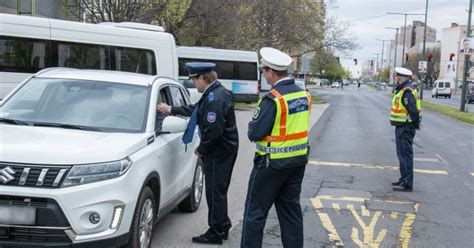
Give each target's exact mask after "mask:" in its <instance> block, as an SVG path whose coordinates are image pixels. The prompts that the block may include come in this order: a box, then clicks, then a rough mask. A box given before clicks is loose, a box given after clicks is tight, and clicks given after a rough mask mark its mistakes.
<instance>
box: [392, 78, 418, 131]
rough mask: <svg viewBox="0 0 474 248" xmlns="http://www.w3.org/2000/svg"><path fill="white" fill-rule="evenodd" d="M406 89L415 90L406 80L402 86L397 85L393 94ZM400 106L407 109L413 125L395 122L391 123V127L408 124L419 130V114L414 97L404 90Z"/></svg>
mask: <svg viewBox="0 0 474 248" xmlns="http://www.w3.org/2000/svg"><path fill="white" fill-rule="evenodd" d="M406 87H409V88H412V89H415V87H414V86H413V84H412V83H411V82H410V80H407V81H405V82H404V83H403V84H401V85H398V86H397V88H395V94H397V93H398V92H400V90H402V89H404V88H406ZM418 94H419V93H418ZM402 104H403V106H405V108H406V109H407V111H408V114H409V115H410V118H411V119H412V121H413V124H410V123H402V122H395V121H391V122H390V123H391V124H392V125H393V126H403V125H406V124H410V125H413V126H414V127H415V128H419V127H420V113H419V112H418V109H417V108H416V99H415V96H413V94H412V93H411V92H410V91H409V90H405V92H403V95H402Z"/></svg>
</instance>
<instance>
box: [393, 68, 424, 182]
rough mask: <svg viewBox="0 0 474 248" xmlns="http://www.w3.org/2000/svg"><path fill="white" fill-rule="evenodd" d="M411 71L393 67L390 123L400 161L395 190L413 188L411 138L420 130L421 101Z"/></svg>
mask: <svg viewBox="0 0 474 248" xmlns="http://www.w3.org/2000/svg"><path fill="white" fill-rule="evenodd" d="M411 76H412V72H411V71H410V70H408V69H406V68H402V67H397V68H395V82H396V84H397V87H396V88H395V95H394V96H393V99H392V111H391V113H390V124H391V125H393V126H395V141H396V145H397V157H398V161H399V163H400V179H398V181H396V182H393V183H392V185H393V190H395V191H412V190H413V138H414V137H415V132H416V131H415V130H420V123H421V115H420V113H421V102H420V100H419V99H418V95H417V91H416V90H415V87H414V86H413V84H412V83H411V81H410V77H411Z"/></svg>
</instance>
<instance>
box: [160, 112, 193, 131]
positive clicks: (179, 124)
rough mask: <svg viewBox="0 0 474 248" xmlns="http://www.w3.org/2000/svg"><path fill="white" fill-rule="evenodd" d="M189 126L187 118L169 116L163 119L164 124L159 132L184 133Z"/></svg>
mask: <svg viewBox="0 0 474 248" xmlns="http://www.w3.org/2000/svg"><path fill="white" fill-rule="evenodd" d="M187 126H188V124H187V121H186V120H185V119H182V118H179V117H176V116H168V117H166V118H165V119H164V120H163V126H162V128H161V131H160V132H159V133H161V134H166V133H182V132H184V131H185V130H186V127H187Z"/></svg>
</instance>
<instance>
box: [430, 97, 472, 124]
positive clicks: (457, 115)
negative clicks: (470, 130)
mask: <svg viewBox="0 0 474 248" xmlns="http://www.w3.org/2000/svg"><path fill="white" fill-rule="evenodd" d="M422 106H423V108H426V109H429V110H431V111H434V112H437V113H440V114H443V115H446V116H448V117H451V118H454V119H456V120H459V121H462V122H465V123H468V124H471V125H474V114H473V113H468V112H461V111H459V109H457V108H453V107H450V106H446V105H441V104H436V103H430V102H425V101H423V104H422Z"/></svg>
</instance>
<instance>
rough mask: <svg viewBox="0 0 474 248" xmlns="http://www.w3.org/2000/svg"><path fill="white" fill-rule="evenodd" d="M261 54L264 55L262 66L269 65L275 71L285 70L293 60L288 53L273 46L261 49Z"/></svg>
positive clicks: (261, 61)
mask: <svg viewBox="0 0 474 248" xmlns="http://www.w3.org/2000/svg"><path fill="white" fill-rule="evenodd" d="M260 56H262V59H261V60H260V63H261V65H260V66H262V67H263V66H267V67H269V68H271V69H273V70H275V71H285V70H287V69H288V66H289V65H291V62H293V60H292V59H291V57H290V56H289V55H288V54H286V53H284V52H282V51H280V50H278V49H275V48H271V47H263V48H262V49H260Z"/></svg>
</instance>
